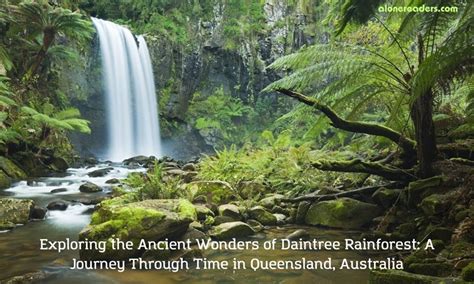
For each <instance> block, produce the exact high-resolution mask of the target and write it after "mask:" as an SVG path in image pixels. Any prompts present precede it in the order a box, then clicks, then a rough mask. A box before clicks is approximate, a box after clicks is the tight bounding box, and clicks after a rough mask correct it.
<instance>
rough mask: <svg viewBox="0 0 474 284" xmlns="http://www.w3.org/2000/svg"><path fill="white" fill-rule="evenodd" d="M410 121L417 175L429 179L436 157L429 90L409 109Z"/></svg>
mask: <svg viewBox="0 0 474 284" xmlns="http://www.w3.org/2000/svg"><path fill="white" fill-rule="evenodd" d="M411 119H412V120H413V124H414V126H415V138H416V145H417V148H416V150H417V155H416V156H417V158H418V167H419V168H418V175H419V176H420V177H421V178H427V177H431V176H433V175H434V172H433V162H434V161H435V159H436V156H437V149H436V136H435V129H434V122H433V92H432V91H431V90H430V91H428V92H426V93H425V94H423V95H421V96H419V97H418V98H417V99H416V100H415V103H414V104H413V106H412V108H411Z"/></svg>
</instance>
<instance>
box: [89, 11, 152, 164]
mask: <svg viewBox="0 0 474 284" xmlns="http://www.w3.org/2000/svg"><path fill="white" fill-rule="evenodd" d="M92 21H93V23H94V26H95V28H96V30H97V34H98V36H99V44H100V53H101V59H102V74H103V80H104V91H105V97H106V99H105V103H106V112H107V137H108V141H107V143H108V147H107V149H108V150H107V154H106V157H105V158H106V159H109V160H112V161H122V160H123V159H126V158H130V157H132V156H137V155H147V156H149V155H155V156H160V155H161V149H160V148H161V143H160V125H159V120H158V105H157V103H156V92H155V83H154V81H153V72H152V67H151V61H150V55H149V53H148V47H147V45H146V42H145V39H144V38H143V36H137V37H134V35H133V34H132V33H131V32H130V31H129V30H128V29H126V28H124V27H122V26H120V25H117V24H114V23H112V22H109V21H104V20H101V19H96V18H92Z"/></svg>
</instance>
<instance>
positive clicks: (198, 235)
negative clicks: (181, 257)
mask: <svg viewBox="0 0 474 284" xmlns="http://www.w3.org/2000/svg"><path fill="white" fill-rule="evenodd" d="M207 238H208V237H207V236H206V234H204V233H203V232H201V231H199V230H197V229H195V228H193V227H189V228H188V230H187V231H186V233H185V234H184V235H183V237H182V238H181V240H183V241H187V240H190V241H191V244H196V240H205V239H207Z"/></svg>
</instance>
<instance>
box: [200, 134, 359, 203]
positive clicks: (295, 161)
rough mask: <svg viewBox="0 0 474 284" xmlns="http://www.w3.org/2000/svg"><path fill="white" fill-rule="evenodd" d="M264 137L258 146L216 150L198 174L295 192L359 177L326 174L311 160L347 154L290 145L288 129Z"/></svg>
mask: <svg viewBox="0 0 474 284" xmlns="http://www.w3.org/2000/svg"><path fill="white" fill-rule="evenodd" d="M262 140H263V141H266V142H264V143H265V144H262V146H261V147H259V148H255V147H244V148H240V149H237V147H235V146H231V147H230V148H226V149H224V150H222V151H217V153H216V155H215V156H208V157H206V158H204V160H203V161H202V162H201V164H200V171H199V174H198V177H199V178H200V179H203V180H221V181H225V182H228V183H229V184H231V185H232V187H234V188H239V185H240V184H241V183H242V182H243V181H253V182H258V183H264V184H266V185H267V187H268V188H271V189H272V190H277V191H281V192H285V193H289V194H290V195H292V194H300V193H303V192H309V191H314V190H315V189H318V188H323V187H325V186H333V185H338V184H337V183H340V182H345V181H346V180H348V179H349V178H353V177H354V176H356V175H348V174H333V173H327V172H326V173H324V172H321V171H319V170H317V169H315V168H313V167H312V166H311V162H312V161H317V160H318V159H324V158H326V157H327V156H328V155H331V156H332V157H334V159H337V158H340V159H343V158H347V157H348V154H347V153H344V152H342V153H340V152H339V153H337V152H335V153H328V152H325V151H314V150H313V151H312V150H311V148H310V147H309V145H308V144H305V145H302V146H299V147H293V146H290V145H291V138H290V136H289V132H288V131H287V132H284V133H282V134H281V135H279V136H278V137H277V138H274V137H273V134H271V133H270V132H268V131H265V132H264V133H262ZM334 181H336V182H334ZM334 183H336V184H334Z"/></svg>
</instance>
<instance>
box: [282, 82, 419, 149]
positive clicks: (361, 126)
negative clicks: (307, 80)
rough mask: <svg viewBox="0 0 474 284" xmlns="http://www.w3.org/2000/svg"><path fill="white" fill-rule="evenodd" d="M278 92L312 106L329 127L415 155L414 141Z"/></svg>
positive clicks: (313, 101) (298, 96)
mask: <svg viewBox="0 0 474 284" xmlns="http://www.w3.org/2000/svg"><path fill="white" fill-rule="evenodd" d="M277 91H278V92H280V93H282V94H284V95H286V96H288V97H291V98H294V99H296V100H298V101H300V102H302V103H304V104H306V105H309V106H312V107H314V108H316V109H317V110H319V111H321V112H322V113H323V114H324V115H326V116H327V117H328V118H329V120H330V121H331V125H332V126H334V127H335V128H338V129H342V130H346V131H350V132H354V133H364V134H369V135H375V136H381V137H385V138H387V139H390V140H391V141H393V142H395V143H396V144H397V145H399V146H400V147H401V148H402V149H403V151H404V152H405V154H406V155H408V156H410V155H415V153H416V151H415V146H416V143H415V141H413V140H411V139H409V138H407V137H405V136H403V135H402V134H401V133H399V132H397V131H395V130H393V129H391V128H389V127H386V126H383V125H379V124H374V123H366V122H357V121H350V120H345V119H344V118H342V117H340V116H339V115H338V114H337V113H336V112H335V111H334V110H333V109H331V108H330V107H329V106H327V105H324V104H322V103H321V102H319V101H318V100H316V99H314V98H311V97H307V96H305V95H303V94H300V93H297V92H293V91H290V90H287V89H279V90H277Z"/></svg>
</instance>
